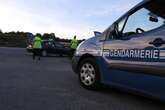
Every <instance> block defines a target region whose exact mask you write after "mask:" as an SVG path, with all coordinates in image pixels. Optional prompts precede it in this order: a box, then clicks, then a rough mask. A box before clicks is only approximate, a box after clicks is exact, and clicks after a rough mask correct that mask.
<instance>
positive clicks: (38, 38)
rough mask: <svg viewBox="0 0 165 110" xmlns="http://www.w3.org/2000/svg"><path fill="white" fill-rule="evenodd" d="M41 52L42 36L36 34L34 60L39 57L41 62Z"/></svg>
mask: <svg viewBox="0 0 165 110" xmlns="http://www.w3.org/2000/svg"><path fill="white" fill-rule="evenodd" d="M41 51H42V40H41V35H40V34H36V36H35V37H34V39H33V60H35V57H36V56H38V60H40V57H41Z"/></svg>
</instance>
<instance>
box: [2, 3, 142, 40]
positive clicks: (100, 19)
mask: <svg viewBox="0 0 165 110" xmlns="http://www.w3.org/2000/svg"><path fill="white" fill-rule="evenodd" d="M140 1H142V0H0V29H2V31H3V32H9V31H25V32H32V33H38V32H39V33H51V32H54V33H55V34H56V36H59V37H61V38H72V37H73V35H77V36H78V38H81V39H82V38H89V37H91V36H93V31H101V32H102V31H104V30H105V29H106V28H107V27H108V26H110V25H111V24H112V23H113V22H114V21H115V20H116V19H117V18H118V17H120V16H121V15H123V14H124V13H125V12H126V11H128V10H129V9H130V8H132V7H133V6H135V5H136V4H137V3H139V2H140Z"/></svg>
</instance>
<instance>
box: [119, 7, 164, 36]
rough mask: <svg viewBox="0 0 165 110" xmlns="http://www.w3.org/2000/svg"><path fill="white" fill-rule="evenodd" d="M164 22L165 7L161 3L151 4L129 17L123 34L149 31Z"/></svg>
mask: <svg viewBox="0 0 165 110" xmlns="http://www.w3.org/2000/svg"><path fill="white" fill-rule="evenodd" d="M158 9H159V10H158ZM164 24H165V8H162V7H161V5H160V4H149V5H147V6H145V7H144V8H141V9H140V10H138V11H136V12H135V13H134V14H132V15H131V16H130V17H129V18H128V21H127V23H126V25H125V28H124V30H123V35H124V36H128V35H133V34H138V33H143V32H147V31H150V30H153V29H156V28H158V27H160V26H162V25H164ZM119 29H120V28H119Z"/></svg>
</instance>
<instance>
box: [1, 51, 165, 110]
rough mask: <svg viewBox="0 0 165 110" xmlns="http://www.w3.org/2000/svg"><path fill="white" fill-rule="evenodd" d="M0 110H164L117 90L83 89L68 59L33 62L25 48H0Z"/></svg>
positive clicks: (158, 103)
mask: <svg viewBox="0 0 165 110" xmlns="http://www.w3.org/2000/svg"><path fill="white" fill-rule="evenodd" d="M0 110H164V105H163V104H161V103H160V102H158V101H156V100H150V99H148V98H144V97H141V96H137V95H132V94H129V93H125V92H120V91H118V90H114V89H110V88H105V89H103V90H100V91H89V90H86V89H84V88H82V87H81V86H80V85H79V83H78V80H77V76H76V75H75V74H74V73H73V71H72V69H71V61H70V60H69V58H66V57H47V58H42V59H41V61H33V60H32V58H31V55H29V54H27V52H26V51H25V49H18V48H0Z"/></svg>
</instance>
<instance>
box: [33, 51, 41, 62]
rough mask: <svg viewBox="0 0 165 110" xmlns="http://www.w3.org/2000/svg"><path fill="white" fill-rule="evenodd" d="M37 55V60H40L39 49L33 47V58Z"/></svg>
mask: <svg viewBox="0 0 165 110" xmlns="http://www.w3.org/2000/svg"><path fill="white" fill-rule="evenodd" d="M37 56H38V60H40V57H41V49H33V60H35V58H36V57H37Z"/></svg>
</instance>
